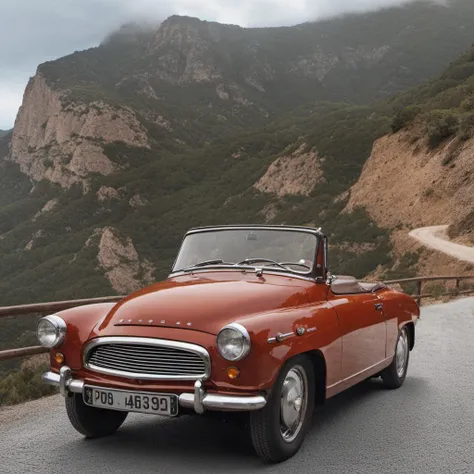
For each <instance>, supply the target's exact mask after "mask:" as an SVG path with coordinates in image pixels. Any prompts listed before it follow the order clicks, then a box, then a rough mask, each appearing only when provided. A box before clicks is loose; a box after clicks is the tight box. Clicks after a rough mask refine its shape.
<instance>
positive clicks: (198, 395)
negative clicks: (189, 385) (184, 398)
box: [194, 380, 205, 415]
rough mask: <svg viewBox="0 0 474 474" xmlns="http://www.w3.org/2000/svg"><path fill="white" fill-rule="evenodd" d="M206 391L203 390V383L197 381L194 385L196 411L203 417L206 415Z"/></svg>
mask: <svg viewBox="0 0 474 474" xmlns="http://www.w3.org/2000/svg"><path fill="white" fill-rule="evenodd" d="M204 395H205V392H204V389H203V388H202V382H201V381H200V380H196V383H195V384H194V411H195V412H196V413H197V414H198V415H202V414H203V413H204V404H203V400H204Z"/></svg>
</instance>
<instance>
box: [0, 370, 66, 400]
mask: <svg viewBox="0 0 474 474" xmlns="http://www.w3.org/2000/svg"><path fill="white" fill-rule="evenodd" d="M48 368H49V367H48V365H47V364H41V365H38V366H36V367H22V368H20V369H19V370H18V371H16V372H12V373H10V374H9V375H7V376H6V377H4V378H3V379H2V380H0V406H2V405H15V404H18V403H23V402H26V401H28V400H34V399H36V398H40V397H45V396H47V395H53V394H54V393H57V389H56V388H54V387H51V386H49V385H46V384H44V383H43V382H42V381H41V374H42V373H44V372H45V371H46V370H48Z"/></svg>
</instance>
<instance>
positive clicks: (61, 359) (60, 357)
mask: <svg viewBox="0 0 474 474" xmlns="http://www.w3.org/2000/svg"><path fill="white" fill-rule="evenodd" d="M54 358H55V359H56V362H57V363H58V364H62V363H63V362H64V354H61V352H56V355H55V356H54Z"/></svg>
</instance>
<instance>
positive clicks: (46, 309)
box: [0, 275, 474, 361]
mask: <svg viewBox="0 0 474 474" xmlns="http://www.w3.org/2000/svg"><path fill="white" fill-rule="evenodd" d="M442 280H444V281H448V280H451V281H455V282H456V286H455V289H454V291H448V292H445V293H437V294H423V293H422V289H423V283H425V282H428V281H442ZM463 280H474V275H472V276H433V277H414V278H402V279H400V280H388V281H385V282H384V283H386V284H387V285H395V284H399V285H401V284H404V283H416V294H414V295H411V296H412V297H413V298H415V299H416V301H417V303H418V304H421V300H422V298H430V297H433V296H459V295H467V294H470V293H474V288H472V289H468V290H460V284H461V281H463ZM123 298H124V296H107V297H105V298H90V299H83V300H71V301H57V302H53V303H38V304H27V305H19V306H5V307H0V318H4V317H9V316H21V315H27V314H45V313H54V312H56V311H63V310H65V309H70V308H74V307H76V306H84V305H89V304H97V303H115V302H117V301H120V300H121V299H123ZM45 352H48V349H45V348H44V347H42V346H33V347H23V348H20V349H9V350H5V351H0V361H2V360H8V359H16V358H19V357H26V356H32V355H36V354H43V353H45Z"/></svg>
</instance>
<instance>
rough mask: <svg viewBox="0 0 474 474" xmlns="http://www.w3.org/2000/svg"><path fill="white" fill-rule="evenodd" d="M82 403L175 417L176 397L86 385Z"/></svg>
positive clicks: (176, 412) (176, 408)
mask: <svg viewBox="0 0 474 474" xmlns="http://www.w3.org/2000/svg"><path fill="white" fill-rule="evenodd" d="M83 398H84V403H85V404H86V405H90V406H92V407H98V408H109V409H111V410H121V411H135V412H138V413H149V414H153V415H163V416H176V415H177V414H178V396H177V395H168V394H163V393H153V392H128V391H126V390H116V389H109V388H102V387H93V386H90V385H86V386H85V387H84V393H83Z"/></svg>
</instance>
